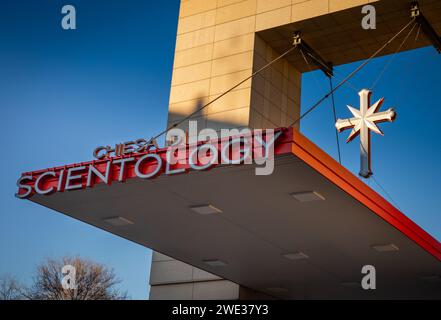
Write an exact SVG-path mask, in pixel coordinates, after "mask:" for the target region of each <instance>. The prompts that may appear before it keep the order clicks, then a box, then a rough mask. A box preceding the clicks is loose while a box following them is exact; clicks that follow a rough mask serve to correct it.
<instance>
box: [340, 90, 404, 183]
mask: <svg viewBox="0 0 441 320" xmlns="http://www.w3.org/2000/svg"><path fill="white" fill-rule="evenodd" d="M358 95H359V96H360V110H357V109H355V108H353V107H351V106H348V108H349V111H351V113H352V115H353V116H354V117H353V118H350V119H338V120H337V122H336V123H335V127H336V128H337V130H338V132H342V131H343V130H346V129H350V128H352V131H351V133H350V134H349V137H348V140H347V141H346V142H350V141H351V140H353V139H354V138H355V137H356V136H358V135H360V152H361V158H360V161H361V162H360V173H359V175H360V176H362V177H364V178H369V177H370V176H371V175H372V171H371V156H370V154H371V135H370V130H372V131H374V132H376V133H378V134H381V135H383V132H382V131H381V130H380V129H379V128H378V127H377V125H376V124H377V123H380V122H385V121H389V122H392V121H394V120H395V117H396V112H395V111H394V109H392V108H390V109H388V110H386V111H383V112H378V110H379V109H380V107H381V105H382V104H383V101H384V98H381V99H380V100H378V101H377V102H375V103H374V104H373V105H372V106H371V95H372V92H371V91H370V90H367V89H363V90H361V91H360V92H359V93H358Z"/></svg>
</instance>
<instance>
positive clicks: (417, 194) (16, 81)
mask: <svg viewBox="0 0 441 320" xmlns="http://www.w3.org/2000/svg"><path fill="white" fill-rule="evenodd" d="M64 4H73V5H75V7H76V9H77V28H78V29H77V30H75V31H63V30H62V29H61V27H60V21H61V13H60V10H61V7H62V6H63V5H64ZM178 7H179V1H177V0H176V1H171V0H170V1H163V2H161V4H157V5H155V6H153V5H151V3H150V1H134V0H132V1H90V0H89V1H72V0H69V1H68V3H67V2H64V1H55V0H52V1H30V0H26V1H24V0H18V1H8V2H3V3H2V10H1V11H0V39H1V42H0V70H1V73H0V121H1V126H0V133H1V144H2V150H3V152H2V157H1V158H0V161H1V166H0V168H2V169H1V170H2V172H1V177H2V178H1V179H0V214H1V218H2V219H1V224H0V257H1V260H0V274H2V273H11V274H14V275H16V276H17V277H18V278H19V279H21V280H22V281H24V282H28V281H29V279H30V277H31V275H32V272H33V270H34V268H35V266H36V264H38V263H39V262H41V261H42V259H44V258H45V257H58V256H63V255H71V254H75V255H76V254H79V255H81V256H85V257H89V258H92V259H94V260H96V261H99V262H102V263H105V264H107V265H109V266H111V267H113V268H114V269H115V271H116V273H117V274H118V276H119V277H120V278H122V280H123V282H122V284H121V286H122V288H123V289H125V290H127V291H128V292H129V295H130V296H131V297H132V298H136V299H142V298H146V297H147V295H148V286H147V284H148V276H149V267H150V259H151V251H150V250H149V249H147V248H144V247H141V246H139V245H137V244H134V243H131V242H129V241H127V240H124V239H120V238H118V237H116V236H113V235H111V234H108V233H106V232H104V231H102V230H98V229H96V228H93V227H91V226H88V225H86V224H84V223H81V222H78V221H76V220H74V219H71V218H68V217H66V216H63V215H61V214H58V213H55V212H53V211H51V210H48V209H46V208H43V207H40V206H37V205H35V204H33V203H31V202H29V201H20V200H18V199H16V198H15V197H14V196H13V195H14V193H15V191H16V187H15V183H16V180H17V178H18V177H19V175H20V173H21V172H24V171H29V170H34V169H41V168H47V167H51V166H56V165H61V164H66V163H74V162H80V161H86V160H90V159H91V158H92V154H91V152H92V150H93V148H94V147H96V146H97V145H101V144H105V143H111V142H117V141H125V140H130V139H132V138H138V137H149V136H152V135H153V134H155V133H157V132H159V131H161V130H162V129H163V128H164V127H165V125H166V116H167V104H168V96H169V89H170V80H171V71H172V64H173V52H174V42H175V34H176V25H177V16H178V9H179V8H178ZM394 45H398V44H394ZM388 59H389V57H385V58H379V59H376V60H375V61H373V62H372V63H371V64H369V65H368V66H367V67H366V69H364V70H363V71H362V72H360V73H359V74H357V76H356V77H355V78H354V79H353V80H351V83H352V84H353V85H354V86H355V87H356V88H359V89H361V88H363V87H369V86H370V85H371V84H372V82H373V81H374V79H375V78H376V77H377V75H378V73H379V71H380V70H381V69H382V68H383V66H384V65H385V63H387V61H388ZM356 65H357V64H351V65H345V66H341V67H339V68H337V72H338V74H339V75H340V78H341V77H342V76H343V75H346V74H347V73H349V72H350V71H351V70H352V69H353V68H355V66H356ZM440 74H441V56H440V55H437V54H436V51H435V50H434V49H433V48H424V49H420V50H415V51H412V52H406V53H402V54H399V55H397V56H396V57H395V58H394V60H393V61H392V63H391V65H390V67H389V68H388V69H387V71H386V73H385V74H384V76H383V77H382V78H381V80H380V82H379V83H378V85H377V87H376V89H375V91H374V96H373V99H378V98H381V97H385V104H384V107H383V108H388V107H391V106H393V107H395V108H396V110H397V112H398V118H397V120H396V121H395V122H394V123H385V124H382V125H381V128H382V129H383V131H384V133H385V136H384V137H381V136H376V135H374V136H373V141H372V152H373V157H372V159H373V171H374V174H375V178H376V180H377V181H378V182H379V183H380V184H381V185H382V187H383V188H384V189H385V190H387V192H388V195H386V194H385V193H384V191H383V190H382V189H381V188H379V187H378V185H377V184H376V183H374V182H373V181H368V182H367V183H368V184H370V185H371V186H372V187H373V188H374V189H376V190H378V191H379V192H380V193H382V194H384V195H385V197H386V198H387V199H388V200H390V201H392V202H394V203H396V204H397V205H398V206H399V207H400V208H401V210H402V211H403V212H404V213H405V214H407V215H408V216H409V217H410V218H411V219H413V220H414V221H416V222H417V223H418V224H420V225H421V226H422V227H423V228H424V229H426V230H427V231H428V232H429V233H431V234H432V235H433V236H435V237H436V238H437V239H438V240H439V239H441V228H440V218H439V213H440V208H441V207H440V204H439V193H440V191H441V190H440V183H439V181H441V170H440V168H439V164H440V163H441V152H440V138H441V136H440V132H439V119H440V116H441V108H440V99H439V88H440V83H441V82H440V78H439V75H440ZM328 86H329V84H328V82H327V79H326V78H325V77H324V76H323V75H322V74H321V73H320V72H313V73H309V74H306V75H304V77H303V89H302V106H303V109H305V108H306V107H308V106H310V105H312V104H313V103H314V102H315V101H316V100H317V99H318V98H319V97H320V96H321V95H322V94H324V93H325V91H326V90H327V89H328ZM358 100H359V98H358V95H357V91H356V90H354V89H351V88H348V87H343V88H342V90H339V91H338V92H337V93H336V106H337V113H338V116H339V117H348V116H350V114H349V111H348V110H347V108H346V104H351V105H353V106H355V107H358V105H359V101H358ZM301 130H302V131H303V133H304V134H306V135H307V136H308V137H309V138H310V139H312V140H313V141H314V142H316V143H317V144H318V145H319V146H320V147H321V148H323V149H324V150H325V151H326V152H328V153H330V154H331V155H332V156H336V150H337V149H336V145H335V132H334V127H333V118H332V111H331V107H330V104H329V101H327V102H325V103H323V105H321V106H320V107H319V108H317V109H316V110H315V111H314V112H313V113H312V114H311V115H310V116H308V117H307V118H306V119H305V120H304V121H303V122H302V124H301ZM347 134H348V132H345V133H343V134H342V135H341V136H340V140H341V142H342V143H341V147H342V159H343V165H345V166H346V167H348V168H349V169H350V170H351V171H352V172H354V173H357V172H358V167H359V144H358V139H356V140H354V141H353V142H351V143H350V144H346V143H345V142H344V141H345V139H346V137H347ZM391 198H392V200H391Z"/></svg>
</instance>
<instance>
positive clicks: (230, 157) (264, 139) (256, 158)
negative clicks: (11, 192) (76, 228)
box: [16, 129, 282, 198]
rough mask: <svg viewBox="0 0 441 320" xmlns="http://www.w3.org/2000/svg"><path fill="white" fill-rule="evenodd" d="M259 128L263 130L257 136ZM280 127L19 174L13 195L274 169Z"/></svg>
mask: <svg viewBox="0 0 441 320" xmlns="http://www.w3.org/2000/svg"><path fill="white" fill-rule="evenodd" d="M263 131H265V134H263ZM281 134H282V131H277V132H274V131H273V130H269V129H268V130H255V131H254V132H253V133H251V131H248V132H246V133H245V134H244V133H243V131H242V132H241V134H240V135H239V136H235V137H233V136H229V137H226V138H220V139H210V140H207V141H205V142H202V141H200V140H198V141H197V142H196V143H192V144H186V143H182V142H179V143H174V144H173V145H171V146H169V147H167V148H163V149H155V150H151V149H148V150H147V151H144V152H135V151H133V150H131V151H130V152H127V153H124V152H123V153H122V154H120V155H119V156H114V157H103V158H102V159H99V160H95V161H91V162H88V163H81V164H79V165H70V166H64V167H57V168H52V169H47V170H42V171H36V172H33V173H30V174H23V175H22V176H21V177H20V178H19V179H18V181H17V186H18V192H17V193H16V196H17V197H18V198H29V197H31V196H32V195H33V194H40V195H48V194H52V193H54V192H64V191H71V190H77V189H85V188H92V187H93V186H94V185H95V184H97V183H104V184H107V185H111V183H112V182H124V181H126V179H128V178H140V179H152V178H155V177H157V176H159V175H160V174H162V173H165V174H166V175H174V174H181V173H186V172H188V171H190V170H195V171H201V170H208V169H211V168H213V167H214V166H216V165H218V164H253V163H255V164H257V165H264V166H261V167H256V168H255V170H256V175H268V174H271V173H272V172H273V170H274V144H275V142H276V140H277V139H278V138H279V137H280V135H281Z"/></svg>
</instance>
